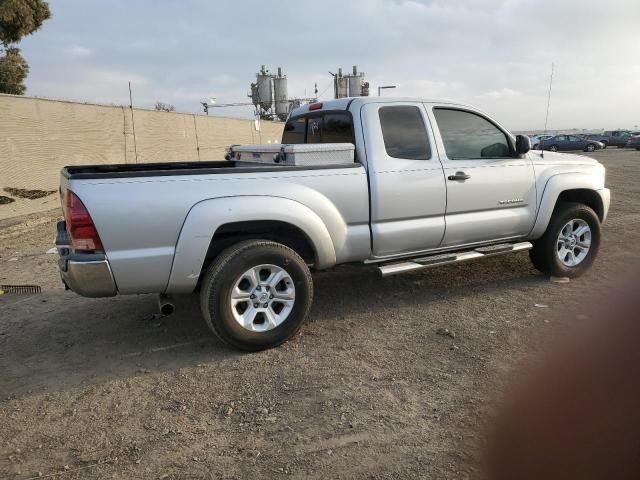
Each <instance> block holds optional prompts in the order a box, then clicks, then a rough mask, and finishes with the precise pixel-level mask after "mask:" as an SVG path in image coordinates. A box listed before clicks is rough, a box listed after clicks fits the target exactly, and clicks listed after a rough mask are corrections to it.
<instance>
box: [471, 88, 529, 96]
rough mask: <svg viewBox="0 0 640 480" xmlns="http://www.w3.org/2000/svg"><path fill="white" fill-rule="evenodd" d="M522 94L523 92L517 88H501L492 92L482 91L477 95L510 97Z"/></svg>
mask: <svg viewBox="0 0 640 480" xmlns="http://www.w3.org/2000/svg"><path fill="white" fill-rule="evenodd" d="M521 95H522V92H519V91H517V90H513V89H512V88H507V87H504V88H501V89H500V90H492V91H491V92H486V93H481V94H479V95H477V97H478V98H494V99H495V98H505V97H506V98H509V97H519V96H521Z"/></svg>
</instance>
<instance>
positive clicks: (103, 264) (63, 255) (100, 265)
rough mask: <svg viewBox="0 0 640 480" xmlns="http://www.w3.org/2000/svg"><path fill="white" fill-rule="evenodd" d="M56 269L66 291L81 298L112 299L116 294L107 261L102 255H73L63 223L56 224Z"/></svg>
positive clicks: (114, 283)
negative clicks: (57, 256)
mask: <svg viewBox="0 0 640 480" xmlns="http://www.w3.org/2000/svg"><path fill="white" fill-rule="evenodd" d="M56 248H57V249H58V255H60V258H59V260H58V268H59V270H60V277H62V282H63V283H64V285H65V287H66V288H67V289H70V290H73V291H74V292H76V293H77V294H78V295H82V296H83V297H113V296H114V295H116V294H117V293H118V289H117V288H116V282H115V280H114V279H113V273H112V272H111V267H110V266H109V261H108V260H107V258H106V256H105V255H104V254H103V253H73V252H72V251H71V248H70V241H69V236H68V234H67V229H66V224H65V222H58V234H57V236H56Z"/></svg>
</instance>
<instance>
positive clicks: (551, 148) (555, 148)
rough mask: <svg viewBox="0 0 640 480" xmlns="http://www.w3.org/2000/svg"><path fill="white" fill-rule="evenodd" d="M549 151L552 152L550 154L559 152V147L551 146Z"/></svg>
mask: <svg viewBox="0 0 640 480" xmlns="http://www.w3.org/2000/svg"><path fill="white" fill-rule="evenodd" d="M549 151H550V152H557V151H558V147H557V145H551V146H550V147H549Z"/></svg>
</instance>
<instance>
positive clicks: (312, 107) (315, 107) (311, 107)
mask: <svg viewBox="0 0 640 480" xmlns="http://www.w3.org/2000/svg"><path fill="white" fill-rule="evenodd" d="M321 108H322V102H319V103H312V104H310V105H309V110H320V109H321Z"/></svg>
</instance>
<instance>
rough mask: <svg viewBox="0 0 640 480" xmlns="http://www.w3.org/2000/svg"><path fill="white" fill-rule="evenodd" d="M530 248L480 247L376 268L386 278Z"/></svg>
mask: <svg viewBox="0 0 640 480" xmlns="http://www.w3.org/2000/svg"><path fill="white" fill-rule="evenodd" d="M531 248H533V245H532V244H531V242H519V243H501V244H499V245H490V246H488V247H480V248H476V249H475V250H466V251H464V252H451V253H443V254H440V255H429V256H427V257H421V258H413V259H411V260H407V261H404V262H397V263H388V264H385V265H381V266H380V267H378V270H379V271H380V273H381V274H382V276H383V277H388V276H391V275H398V274H400V273H405V272H410V271H413V270H422V269H424V268H429V267H436V266H438V265H447V264H449V263H458V262H465V261H467V260H475V259H476V258H486V257H494V256H496V255H504V254H506V253H515V252H522V251H525V250H531Z"/></svg>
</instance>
